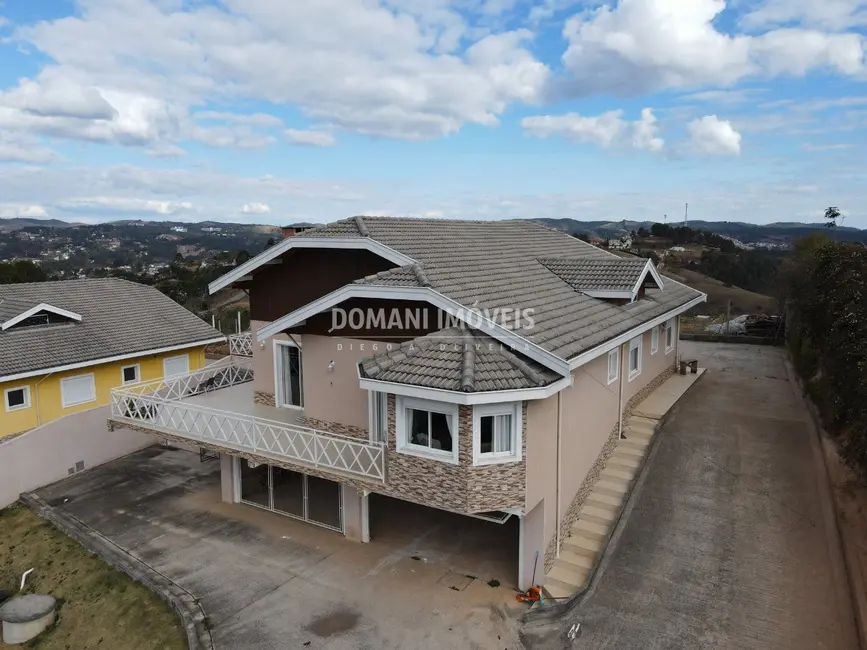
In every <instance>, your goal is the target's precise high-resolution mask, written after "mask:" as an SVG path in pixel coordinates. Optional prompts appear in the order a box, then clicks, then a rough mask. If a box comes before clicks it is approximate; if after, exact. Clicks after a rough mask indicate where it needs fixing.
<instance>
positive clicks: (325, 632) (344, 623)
mask: <svg viewBox="0 0 867 650" xmlns="http://www.w3.org/2000/svg"><path fill="white" fill-rule="evenodd" d="M360 618H361V614H359V613H358V612H356V611H353V610H351V609H338V610H337V611H334V612H331V613H330V614H326V615H324V616H318V617H316V618H314V619H313V620H312V621H311V622H310V624H309V625H307V626H305V627H304V629H305V630H307V631H308V632H312V633H313V634H315V635H316V636H318V637H321V638H323V639H327V638H328V637H330V636H334V635H335V634H343V633H344V632H348V631H349V630H351V629H353V628H355V626H356V625H358V621H359V619H360Z"/></svg>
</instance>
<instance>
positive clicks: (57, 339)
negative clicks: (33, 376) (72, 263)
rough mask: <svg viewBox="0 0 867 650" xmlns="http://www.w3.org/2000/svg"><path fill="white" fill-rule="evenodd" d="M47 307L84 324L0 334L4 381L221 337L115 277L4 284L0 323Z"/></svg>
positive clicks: (161, 298)
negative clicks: (72, 315)
mask: <svg viewBox="0 0 867 650" xmlns="http://www.w3.org/2000/svg"><path fill="white" fill-rule="evenodd" d="M43 302H45V303H48V304H50V305H53V306H55V307H59V308H60V309H65V310H67V311H71V312H75V313H76V314H80V315H81V317H82V319H81V322H78V323H69V324H56V325H36V326H32V327H23V328H16V327H13V328H10V329H7V330H6V331H0V379H2V378H3V377H5V376H9V375H17V374H20V373H26V372H35V371H38V370H43V369H47V368H56V367H58V366H63V365H69V364H75V363H84V362H88V361H94V360H97V359H104V358H107V357H113V356H120V355H125V354H134V353H137V352H147V351H148V350H155V349H158V348H167V347H174V346H179V345H186V344H192V343H198V342H201V341H206V340H209V339H215V338H218V337H220V336H221V334H220V332H218V331H217V330H215V329H213V328H212V327H211V326H210V325H208V324H207V323H205V322H204V321H203V320H202V319H201V318H199V317H198V316H196V315H195V314H193V313H191V312H189V311H187V310H186V309H184V308H183V307H182V306H181V305H179V304H177V303H176V302H175V301H174V300H172V299H171V298H169V297H167V296H165V295H163V294H162V293H160V292H159V291H158V290H157V289H155V288H153V287H148V286H145V285H142V284H135V283H133V282H128V281H126V280H120V279H115V278H109V279H92V280H67V281H62V282H38V283H26V284H3V285H0V320H3V321H6V320H8V319H9V318H12V317H14V316H17V315H18V314H20V313H22V312H23V311H25V310H27V309H29V308H31V307H34V306H36V305H38V304H39V303H43Z"/></svg>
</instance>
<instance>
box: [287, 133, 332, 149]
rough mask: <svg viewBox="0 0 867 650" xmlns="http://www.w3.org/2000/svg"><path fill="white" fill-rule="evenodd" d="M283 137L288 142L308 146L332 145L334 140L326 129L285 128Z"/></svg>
mask: <svg viewBox="0 0 867 650" xmlns="http://www.w3.org/2000/svg"><path fill="white" fill-rule="evenodd" d="M283 137H284V138H285V139H286V142H288V143H289V144H300V145H307V146H309V147H332V146H334V144H335V142H336V140H335V139H334V136H333V135H332V134H331V133H328V132H327V131H302V130H298V129H286V131H284V132H283Z"/></svg>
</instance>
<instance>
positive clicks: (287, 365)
mask: <svg viewBox="0 0 867 650" xmlns="http://www.w3.org/2000/svg"><path fill="white" fill-rule="evenodd" d="M277 353H278V357H277V359H278V360H277V368H278V379H279V382H280V386H279V390H278V394H279V396H280V402H279V404H278V406H298V407H301V406H304V392H303V390H302V381H303V377H302V372H301V349H300V348H298V347H296V346H294V345H285V344H283V343H278V344H277Z"/></svg>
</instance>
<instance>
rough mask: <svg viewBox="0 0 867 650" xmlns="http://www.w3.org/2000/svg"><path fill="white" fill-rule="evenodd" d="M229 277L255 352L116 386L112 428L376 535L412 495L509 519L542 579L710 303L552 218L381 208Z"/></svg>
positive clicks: (253, 496) (509, 528) (232, 493)
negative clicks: (244, 302) (444, 216)
mask: <svg viewBox="0 0 867 650" xmlns="http://www.w3.org/2000/svg"><path fill="white" fill-rule="evenodd" d="M229 286H232V287H237V288H243V289H245V290H246V291H248V292H249V294H250V309H251V316H252V319H253V325H252V331H251V332H250V333H248V334H247V335H245V336H241V337H236V338H235V339H234V340H233V341H232V350H233V353H235V354H233V356H232V357H231V358H230V359H228V360H224V361H223V362H220V363H218V364H215V365H212V366H209V367H208V368H206V369H204V370H201V371H198V372H193V373H190V374H189V375H186V376H183V377H176V378H173V379H171V380H161V381H155V382H149V383H148V382H145V383H142V384H137V385H135V386H131V387H121V388H118V389H115V390H114V391H113V395H112V418H111V425H112V426H117V427H128V428H129V427H134V428H136V429H138V430H141V431H146V432H151V433H155V434H156V435H158V436H160V437H162V438H165V439H169V440H175V441H181V442H192V443H193V444H195V445H197V446H202V447H206V448H209V449H211V450H213V451H215V452H218V453H220V454H221V463H222V477H223V498H224V499H225V500H227V501H231V502H243V503H247V504H250V505H254V506H257V507H260V508H266V509H268V510H272V511H274V512H275V513H280V514H283V515H288V516H292V517H296V518H299V519H302V520H305V521H307V522H310V523H313V524H317V525H320V526H324V527H327V528H331V529H334V530H335V531H339V532H342V533H343V534H345V535H346V536H347V537H351V538H353V539H356V540H358V541H360V542H368V541H369V542H371V543H376V536H377V530H376V526H375V523H374V524H371V522H375V521H376V516H375V515H376V512H375V511H374V512H371V508H372V507H373V506H372V505H371V504H372V503H373V504H376V505H375V507H377V508H387V507H388V504H389V503H390V500H391V499H401V500H403V501H408V502H411V503H414V504H418V506H419V507H429V508H438V509H443V510H448V511H451V512H454V513H459V514H461V515H465V516H467V517H473V518H476V519H485V520H488V521H490V522H491V524H490V525H491V526H502V530H503V534H511V535H514V537H515V538H514V547H515V557H517V558H518V562H517V566H516V567H515V573H516V579H515V581H516V583H517V584H519V585H520V586H521V587H522V588H526V587H528V586H529V585H530V582H531V578H532V574H533V569H534V565H536V564H537V562H536V557H537V553H538V556H539V557H541V558H544V561H543V560H539V561H538V566H536V569H537V579H536V582H540V579H541V576H542V574H543V572H544V571H545V569H546V567H547V569H549V570H550V569H551V567H552V566H553V563H554V560H555V558H556V557H557V556H558V555H559V554H560V552H561V540H562V538H563V536H564V534H565V531H568V530H569V526H570V525H571V524H572V523H573V522H574V521H575V519H576V517H577V513H578V511H579V509H580V507H581V505H582V503H583V501H584V499H585V498H586V496H587V493H588V486H592V483H593V481H595V479H596V476H597V474H598V473H599V469H600V465H601V464H602V463H604V462H605V460H606V459H607V458H608V456H610V455H611V450H612V448H613V446H614V444H615V443H616V441H617V438H618V435H619V426H620V425H619V423H620V420H621V414H622V413H623V412H624V411H626V410H627V409H628V408H629V406H630V404H634V403H635V402H636V400H638V399H640V398H641V397H642V396H643V395H646V394H647V393H648V392H649V391H651V390H652V389H653V388H654V387H655V386H657V385H659V384H660V383H661V382H662V381H663V380H664V379H665V378H667V377H668V376H669V375H670V374H671V373H672V372H673V371H674V366H675V358H676V355H677V341H678V331H677V327H678V315H679V314H681V313H683V312H684V311H686V310H688V309H690V308H691V307H693V306H695V305H697V304H699V303H700V302H703V301H704V300H705V298H706V297H705V296H704V294H701V293H699V292H697V291H695V290H693V289H691V288H689V287H686V286H684V285H682V284H679V283H677V282H674V281H673V280H670V279H668V278H663V277H661V276H660V275H659V274H658V273H657V272H656V269H655V268H654V266H653V264H652V263H651V262H650V261H648V260H641V259H623V258H619V257H616V256H614V255H612V254H610V253H608V252H606V251H603V250H601V249H599V248H596V247H594V246H591V245H589V244H586V243H584V242H582V241H580V240H578V239H575V238H573V237H570V236H568V235H566V234H564V233H562V232H559V231H556V230H552V229H549V228H547V227H545V226H542V225H539V224H537V223H532V222H524V221H499V222H477V221H443V220H421V219H393V218H382V217H356V218H352V219H347V220H344V221H339V222H336V223H333V224H329V225H326V226H322V227H319V228H315V229H312V230H308V231H305V232H303V233H300V234H297V235H295V236H291V237H288V238H286V239H284V240H283V241H282V242H280V243H279V244H277V245H275V246H273V247H272V248H269V249H268V250H266V251H265V252H264V253H262V254H260V255H259V256H257V257H255V258H253V259H251V260H249V261H248V262H246V263H245V264H242V265H241V266H239V267H238V268H236V269H234V270H233V271H231V272H230V273H228V274H226V275H225V276H223V277H222V278H220V279H218V280H217V281H216V282H214V283H213V284H212V285H211V287H210V290H211V292H212V293H213V292H216V291H219V290H220V289H223V288H225V287H229ZM247 355H249V356H247ZM371 495H379V496H377V498H376V500H372V497H371ZM516 521H517V525H515V522H516ZM455 534H457V535H459V534H460V531H459V530H456V531H455Z"/></svg>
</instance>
